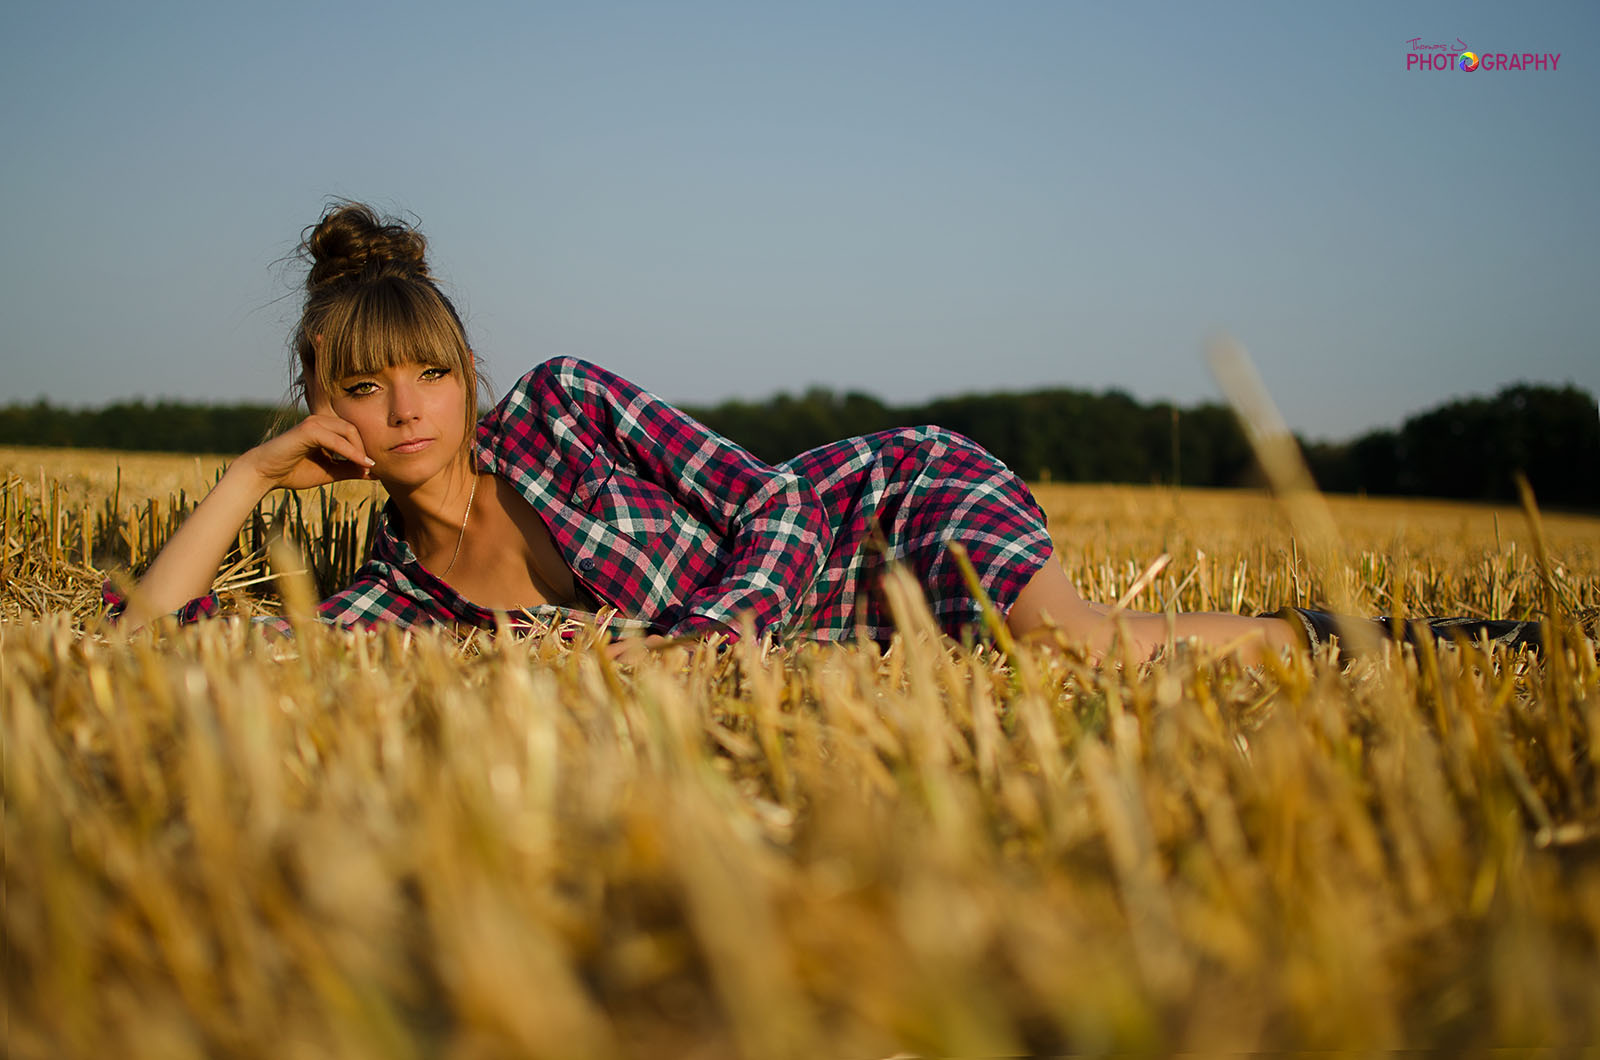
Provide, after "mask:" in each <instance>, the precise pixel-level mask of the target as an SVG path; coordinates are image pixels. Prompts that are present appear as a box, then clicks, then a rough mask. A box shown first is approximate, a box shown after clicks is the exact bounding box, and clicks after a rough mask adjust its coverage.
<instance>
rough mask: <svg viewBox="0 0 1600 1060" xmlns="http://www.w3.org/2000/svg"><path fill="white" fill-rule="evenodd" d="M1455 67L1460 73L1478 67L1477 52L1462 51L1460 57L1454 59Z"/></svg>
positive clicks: (1468, 72) (1468, 71)
mask: <svg viewBox="0 0 1600 1060" xmlns="http://www.w3.org/2000/svg"><path fill="white" fill-rule="evenodd" d="M1456 68H1457V69H1459V70H1460V71H1461V72H1462V73H1467V74H1470V73H1472V71H1474V70H1476V69H1477V68H1478V53H1477V52H1462V53H1461V57H1460V58H1459V59H1457V60H1456Z"/></svg>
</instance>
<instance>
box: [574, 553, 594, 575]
mask: <svg viewBox="0 0 1600 1060" xmlns="http://www.w3.org/2000/svg"><path fill="white" fill-rule="evenodd" d="M578 569H579V570H581V571H583V572H584V573H585V574H587V573H589V572H590V571H592V570H594V560H593V559H590V558H589V557H588V556H585V557H583V558H582V559H580V560H579V561H578Z"/></svg>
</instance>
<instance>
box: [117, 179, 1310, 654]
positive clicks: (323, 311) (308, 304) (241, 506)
mask: <svg viewBox="0 0 1600 1060" xmlns="http://www.w3.org/2000/svg"><path fill="white" fill-rule="evenodd" d="M301 249H302V252H303V254H304V256H305V257H306V258H307V259H308V260H309V262H310V265H311V268H310V272H309V275H308V276H307V279H306V299H305V306H304V312H303V314H302V317H301V321H300V324H299V327H298V329H297V330H296V333H295V336H294V340H293V344H294V347H295V350H296V353H297V355H298V359H299V368H300V374H299V379H300V381H301V384H302V387H303V390H304V398H305V401H306V404H307V407H308V408H309V410H310V415H308V416H307V417H306V418H305V419H304V420H303V421H301V422H300V423H299V424H298V425H296V426H295V427H294V428H292V429H291V430H289V431H287V432H285V433H283V434H280V435H278V436H277V437H275V438H272V439H271V440H269V441H267V442H264V443H263V444H261V445H260V446H257V447H256V448H255V449H252V450H250V451H249V452H247V453H245V454H244V455H243V456H241V457H240V458H239V459H238V460H236V461H234V462H233V464H232V465H230V466H229V468H228V470H227V472H226V474H224V476H223V477H222V479H221V481H220V482H219V483H218V484H217V486H216V488H215V489H214V490H212V492H211V493H210V495H209V496H207V497H206V499H205V501H204V502H203V503H202V504H201V505H200V506H199V507H198V508H197V509H196V510H195V511H194V513H193V514H192V515H191V516H190V517H189V519H188V520H187V521H186V522H185V523H184V524H183V526H182V528H181V529H180V530H179V532H178V533H177V535H175V536H174V538H173V539H172V541H171V542H170V543H169V544H168V546H167V547H166V548H165V549H164V550H163V551H162V553H161V554H160V556H158V557H157V559H156V561H155V562H154V563H153V564H152V565H151V567H150V569H149V571H148V572H147V573H146V574H145V576H144V578H143V579H142V580H141V582H140V583H139V586H138V589H137V591H136V593H135V594H134V597H133V599H132V601H131V602H130V603H129V604H128V606H127V607H126V610H125V612H124V616H123V620H124V621H127V622H132V623H134V624H138V623H140V622H143V621H146V620H148V619H150V618H152V617H154V616H157V615H160V614H163V613H166V612H169V611H172V610H174V609H176V608H179V607H180V606H182V605H184V603H185V601H190V604H189V606H188V607H187V608H186V612H187V613H188V614H190V615H194V614H200V613H209V612H211V611H213V610H214V609H215V597H207V596H204V595H203V594H207V593H208V590H209V588H210V585H211V581H212V579H213V577H214V576H215V574H216V570H217V567H218V564H219V563H220V561H221V559H222V557H223V555H224V554H225V552H226V550H227V549H228V547H229V546H230V545H231V543H232V542H233V541H234V539H235V535H236V534H237V531H238V528H239V526H240V525H241V524H242V523H243V521H244V520H245V519H246V518H247V517H248V516H249V514H250V512H251V511H252V510H253V509H254V508H255V507H256V505H257V504H258V503H259V502H260V501H261V500H262V498H263V497H264V496H265V495H266V494H267V493H269V492H270V491H272V490H274V489H277V488H289V489H303V488H306V487H310V486H320V485H325V484H327V483H330V482H336V481H339V480H342V479H357V478H367V479H377V480H378V481H380V482H382V483H383V485H384V486H385V488H386V489H387V490H388V493H389V497H390V503H389V505H388V506H387V507H386V509H385V511H384V515H383V519H382V522H381V527H380V529H379V533H378V536H377V540H376V542H375V545H374V548H373V555H372V558H371V559H370V561H369V562H368V563H367V564H366V566H364V567H363V568H362V569H361V571H360V572H359V573H358V574H357V576H356V579H355V581H354V583H353V584H352V585H350V586H349V587H348V588H346V589H344V590H343V591H342V592H339V593H337V594H335V595H334V596H332V597H330V598H329V599H328V600H326V601H324V602H323V603H322V605H321V614H322V616H323V617H324V618H325V619H327V620H328V621H330V622H334V623H338V624H343V625H367V624H373V623H381V622H398V623H403V624H417V623H428V622H440V623H446V624H469V625H480V626H488V625H492V624H493V623H494V621H495V618H496V614H497V612H498V613H502V614H503V613H508V612H509V613H513V614H518V613H520V614H526V615H528V616H530V617H533V618H536V619H559V618H560V617H562V616H564V615H565V614H567V613H568V612H571V611H576V612H580V613H590V614H592V613H596V612H604V611H605V610H606V609H607V608H615V609H616V616H615V617H614V618H612V619H611V620H610V625H611V628H612V631H613V632H614V633H616V634H618V635H619V636H620V635H646V636H647V637H648V638H650V640H651V641H652V642H654V641H659V640H660V639H662V638H665V637H676V636H697V635H702V634H706V633H710V632H713V631H717V632H724V633H729V634H734V633H736V631H737V630H738V629H739V628H740V622H741V620H742V616H744V615H749V616H750V618H751V619H752V620H753V622H754V627H755V629H756V631H757V633H759V634H773V635H777V636H780V637H811V638H815V639H822V640H840V639H851V638H854V637H855V636H856V635H857V634H858V632H865V633H866V635H868V636H869V637H872V638H874V639H876V640H879V641H886V640H887V639H888V638H889V636H890V634H891V632H892V623H891V621H890V619H889V617H888V615H887V612H886V608H885V606H884V603H883V600H882V598H881V596H880V595H879V594H878V593H877V592H876V589H875V583H876V580H877V578H878V576H879V575H880V574H881V572H882V570H883V568H884V567H885V565H886V564H887V563H889V562H894V561H899V562H902V563H905V564H907V565H909V566H910V568H911V569H912V570H913V571H914V572H915V574H916V575H917V576H918V578H919V579H920V580H921V583H922V585H923V586H924V587H925V589H926V591H927V594H928V598H929V602H930V605H931V606H932V609H933V612H934V616H935V618H936V619H937V621H938V622H939V624H940V626H941V628H943V629H944V630H945V631H946V632H948V633H951V634H952V635H959V633H960V632H961V630H962V629H963V628H964V627H969V626H972V625H974V624H976V623H978V622H979V621H980V618H981V615H980V611H979V607H978V604H977V603H976V601H975V600H974V599H973V598H972V595H971V594H970V593H969V591H968V589H967V587H966V583H965V581H964V580H963V578H962V575H961V573H960V571H959V569H958V568H957V566H956V564H955V561H954V559H953V558H952V556H951V554H950V551H949V549H948V548H947V543H948V542H949V541H952V540H954V541H959V542H961V543H962V544H963V545H964V546H965V548H966V550H967V553H968V555H969V556H970V558H971V561H972V564H973V566H974V567H975V569H976V571H977V573H978V576H979V579H980V581H981V584H982V586H983V589H984V592H985V593H986V594H987V595H988V596H989V598H990V599H991V600H992V601H993V602H994V603H995V605H996V606H997V607H998V608H999V609H1000V611H1001V613H1003V614H1004V615H1005V618H1006V622H1007V624H1008V625H1009V627H1010V629H1011V631H1012V632H1013V633H1014V634H1017V635H1027V634H1029V633H1032V632H1035V631H1039V630H1041V629H1042V628H1043V627H1045V626H1046V625H1047V624H1048V623H1053V624H1054V625H1056V626H1057V627H1059V628H1060V630H1061V631H1062V633H1063V634H1064V635H1065V636H1066V637H1068V638H1069V639H1071V640H1074V641H1078V642H1082V643H1084V644H1085V645H1086V646H1087V647H1088V648H1089V649H1090V650H1091V651H1092V652H1094V653H1096V654H1103V653H1104V652H1106V651H1107V650H1109V648H1110V646H1111V642H1112V639H1113V637H1114V636H1115V635H1117V631H1118V629H1119V628H1120V629H1121V630H1122V634H1121V635H1122V636H1124V637H1126V638H1128V639H1130V640H1131V641H1132V642H1133V647H1134V650H1135V651H1136V652H1137V653H1138V654H1139V655H1145V654H1149V653H1151V652H1154V651H1155V650H1156V649H1157V648H1159V646H1160V645H1162V644H1164V643H1165V641H1166V638H1167V636H1168V633H1169V623H1168V619H1167V617H1166V616H1162V615H1147V614H1130V613H1123V614H1121V615H1119V616H1117V617H1115V618H1113V617H1112V616H1111V615H1110V613H1109V611H1108V609H1106V608H1104V607H1101V606H1099V605H1094V604H1090V603H1087V602H1086V601H1084V600H1083V599H1082V598H1081V597H1080V596H1079V595H1078V593H1077V590H1076V589H1075V588H1074V587H1073V585H1072V583H1071V582H1070V581H1069V580H1068V578H1067V576H1066V572H1065V571H1064V570H1063V569H1062V567H1061V565H1060V564H1059V563H1057V562H1054V561H1053V559H1052V556H1051V543H1050V537H1049V535H1048V533H1047V532H1046V530H1045V520H1044V514H1043V512H1042V511H1041V510H1040V508H1039V506H1038V504H1037V503H1036V502H1035V500H1034V499H1033V496H1032V495H1031V494H1030V493H1029V492H1028V489H1027V487H1026V486H1025V485H1024V484H1023V483H1022V481H1021V480H1020V479H1018V478H1017V477H1016V476H1015V475H1013V474H1012V473H1011V472H1010V471H1008V470H1007V469H1006V468H1005V467H1004V465H1002V464H1001V463H1000V462H999V461H997V460H996V459H995V458H994V457H992V456H990V455H989V454H988V453H987V452H985V451H984V450H983V449H982V448H980V447H979V446H977V445H976V444H974V443H973V442H971V441H969V440H968V439H966V438H963V437H961V436H960V435H957V434H954V433H952V432H949V431H944V430H941V429H939V428H936V427H922V428H915V429H908V430H898V431H886V432H881V433H879V434H874V435H870V436H866V437H863V438H852V439H847V440H845V441H842V442H838V443H835V444H832V445H827V446H823V447H821V448H819V449H814V450H811V451H810V452H807V453H803V454H801V455H800V456H798V457H796V458H794V459H793V460H790V461H788V462H787V463H785V464H780V465H778V466H776V467H774V466H769V465H767V464H764V463H762V462H760V461H758V460H757V459H755V458H754V457H752V456H751V455H750V454H749V453H747V452H746V451H744V450H743V449H741V448H739V447H738V446H736V445H734V444H732V443H731V442H728V441H727V440H726V439H723V438H721V437H720V436H718V435H716V434H715V433H713V432H712V431H710V430H709V429H707V428H706V427H704V426H703V425H701V424H700V423H698V422H696V421H695V420H693V419H692V418H690V417H689V416H687V415H685V414H684V413H682V412H680V411H679V410H677V409H675V408H673V407H672V406H671V405H668V404H666V403H665V402H662V401H660V400H659V399H657V398H655V397H653V396H651V395H650V394H647V393H645V392H644V391H642V390H640V389H639V388H638V387H636V386H634V385H633V384H631V383H629V382H627V381H626V380H623V379H621V378H619V377H617V376H615V375H613V374H611V373H610V372H607V371H605V370H604V369H602V368H599V367H596V366H595V365H592V364H588V363H586V362H584V361H580V360H577V359H575V358H559V359H556V360H553V361H549V362H546V363H545V364H542V365H540V366H539V367H537V368H535V369H534V370H533V371H531V372H529V373H528V374H527V375H526V376H524V377H523V378H522V380H521V381H519V382H518V384H517V385H516V386H515V387H513V388H512V390H511V392H510V393H508V394H507V395H506V396H505V398H504V399H502V400H501V402H500V403H499V404H498V405H497V406H496V407H495V408H494V410H493V411H491V412H490V413H489V414H488V415H487V416H485V417H484V418H483V420H482V422H480V423H478V424H477V425H476V427H475V428H474V427H473V412H474V409H475V405H476V398H477V390H478V373H477V369H476V364H475V361H474V357H473V354H472V351H471V348H470V347H469V346H468V343H467V339H466V334H465V330H464V328H463V327H462V324H461V320H460V318H459V316H458V315H457V314H456V311H455V309H454V307H453V306H452V305H451V303H450V300H449V299H448V298H447V297H446V296H445V295H444V294H443V293H442V292H441V291H440V290H439V288H438V286H437V285H436V283H435V281H434V279H433V277H432V275H431V274H430V272H429V270H428V266H427V262H426V258H425V250H426V243H425V241H424V239H423V237H422V235H421V233H419V232H418V231H416V230H415V229H414V228H412V227H410V226H408V225H405V224H403V223H399V222H395V221H391V220H385V219H382V218H380V217H378V216H377V215H376V214H375V213H374V212H373V211H372V210H370V209H369V208H367V207H366V206H363V205H360V204H340V205H338V206H336V207H335V208H332V209H330V210H329V211H328V212H327V213H326V214H325V215H324V216H323V218H322V219H321V221H319V222H318V223H317V224H316V225H314V226H312V227H311V228H309V229H308V230H307V232H306V234H305V237H304V239H303V241H302V245H301ZM196 598H198V599H196ZM1173 632H1175V633H1176V635H1177V637H1178V638H1180V639H1186V638H1189V637H1197V638H1200V639H1203V640H1207V641H1210V642H1212V643H1216V644H1228V643H1231V644H1236V645H1237V646H1238V647H1239V650H1241V652H1242V653H1243V654H1244V655H1245V656H1246V657H1247V658H1255V657H1258V656H1259V654H1260V653H1261V651H1262V650H1263V649H1264V648H1267V647H1272V648H1276V647H1284V646H1289V645H1292V644H1296V643H1305V641H1306V638H1305V636H1304V632H1303V630H1297V629H1296V628H1295V627H1293V626H1291V625H1290V624H1289V623H1288V622H1286V621H1284V620H1282V619H1278V618H1247V617H1243V616H1238V615H1227V614H1182V615H1178V616H1177V617H1176V625H1175V629H1174V630H1173ZM1312 639H1313V641H1314V636H1313V638H1312Z"/></svg>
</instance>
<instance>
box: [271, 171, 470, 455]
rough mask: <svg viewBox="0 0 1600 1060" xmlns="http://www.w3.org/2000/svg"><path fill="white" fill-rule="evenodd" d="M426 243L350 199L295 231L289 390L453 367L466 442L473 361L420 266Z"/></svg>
mask: <svg viewBox="0 0 1600 1060" xmlns="http://www.w3.org/2000/svg"><path fill="white" fill-rule="evenodd" d="M427 248H428V242H427V240H426V239H424V238H423V235H422V233H421V232H419V231H417V230H416V228H415V227H413V226H412V225H410V224H407V223H406V222H404V221H399V220H396V219H393V218H384V217H380V216H379V215H378V214H377V212H376V211H374V210H373V209H372V208H371V207H369V206H366V205H364V204H362V203H357V202H337V203H334V204H333V205H332V206H330V207H329V208H328V210H327V212H325V213H324V214H323V215H322V219H321V220H320V221H318V222H317V223H316V224H314V225H311V226H310V227H308V228H307V229H306V230H305V232H303V233H302V235H301V240H300V256H301V258H302V259H303V260H305V261H307V262H308V263H309V264H310V271H309V272H308V273H307V274H306V300H305V307H304V309H303V311H302V312H301V315H300V324H299V326H298V327H296V328H295V331H294V335H293V337H292V338H291V340H290V342H291V345H292V346H293V348H294V353H295V356H296V357H297V358H298V361H299V366H300V370H301V371H300V375H299V376H298V378H297V382H296V384H295V385H296V387H297V389H298V390H299V394H300V396H301V397H307V396H308V395H307V394H306V389H307V380H309V379H313V378H314V379H316V380H317V383H318V384H319V386H320V387H321V388H322V392H323V393H324V394H331V393H333V392H334V389H333V388H334V386H335V384H336V383H337V381H338V380H340V379H343V378H346V377H348V376H351V375H358V374H361V373H365V372H374V371H379V370H381V369H384V368H392V367H396V366H398V365H403V364H421V365H427V366H429V367H434V368H448V369H450V370H452V371H454V372H457V373H459V378H460V379H461V382H462V388H463V390H464V391H465V393H466V407H465V408H464V409H463V410H462V414H463V415H464V416H465V417H466V422H467V427H468V430H467V438H468V439H469V442H470V439H471V438H472V434H473V432H472V430H471V427H472V424H473V422H474V421H475V420H476V419H477V403H478V386H479V376H480V373H479V371H478V363H477V359H476V357H475V356H474V355H473V352H472V347H471V346H470V345H469V344H468V342H467V332H466V328H465V327H464V326H463V325H462V323H461V317H460V315H459V314H458V313H457V312H456V308H455V306H454V305H452V304H451V303H450V299H449V298H447V297H446V296H445V294H444V292H442V291H441V290H439V286H438V284H437V282H436V281H435V280H434V278H433V275H432V273H431V272H429V270H428V263H427V257H426V253H427Z"/></svg>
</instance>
